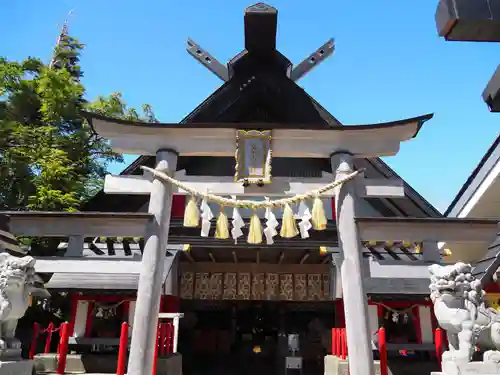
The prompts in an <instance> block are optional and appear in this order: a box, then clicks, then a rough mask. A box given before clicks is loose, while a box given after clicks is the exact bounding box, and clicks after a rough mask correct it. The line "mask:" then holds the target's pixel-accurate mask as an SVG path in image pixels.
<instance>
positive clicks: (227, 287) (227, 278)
mask: <svg viewBox="0 0 500 375" xmlns="http://www.w3.org/2000/svg"><path fill="white" fill-rule="evenodd" d="M237 297H238V281H237V278H236V273H233V272H228V273H225V274H224V292H223V294H222V298H223V299H237Z"/></svg>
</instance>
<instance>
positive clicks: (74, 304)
mask: <svg viewBox="0 0 500 375" xmlns="http://www.w3.org/2000/svg"><path fill="white" fill-rule="evenodd" d="M78 297H79V295H78V294H77V293H72V294H71V312H70V316H69V327H68V329H69V335H70V336H73V334H74V333H75V322H76V312H77V310H78V300H79V299H78Z"/></svg>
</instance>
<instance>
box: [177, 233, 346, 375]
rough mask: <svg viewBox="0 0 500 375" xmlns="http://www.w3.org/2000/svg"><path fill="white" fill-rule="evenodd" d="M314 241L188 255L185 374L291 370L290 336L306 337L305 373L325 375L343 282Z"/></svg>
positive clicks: (183, 291) (182, 289)
mask: <svg viewBox="0 0 500 375" xmlns="http://www.w3.org/2000/svg"><path fill="white" fill-rule="evenodd" d="M324 233H325V234H326V233H327V232H324ZM281 241H282V240H281ZM281 241H280V242H281ZM310 243H311V241H309V242H307V243H304V244H300V243H298V242H294V241H293V240H292V241H288V243H287V245H288V246H287V247H285V246H283V245H281V244H280V245H278V244H277V246H263V247H260V246H259V247H257V246H252V245H249V244H246V243H243V244H237V245H234V244H233V245H232V246H233V247H232V248H228V246H227V245H225V244H220V245H219V247H207V246H206V245H205V246H201V245H198V246H192V247H191V248H190V249H189V251H187V252H182V253H181V255H180V258H179V261H180V262H179V270H178V271H179V274H180V275H179V297H180V299H181V303H180V310H181V311H182V313H184V318H183V319H182V321H181V327H180V331H179V352H181V353H182V356H183V372H184V373H185V374H188V375H189V374H198V373H202V372H203V373H206V371H207V369H209V370H208V371H209V372H214V373H215V372H217V373H244V372H245V371H252V372H254V373H255V372H256V371H260V372H262V371H264V369H265V370H266V371H267V372H269V371H270V370H272V371H275V370H276V371H283V369H284V361H285V357H286V356H288V355H290V351H289V350H288V336H289V335H298V337H299V341H300V351H299V353H297V354H298V355H300V356H301V357H302V358H303V363H304V371H309V370H311V372H314V373H320V372H321V371H323V363H324V356H325V354H326V353H328V351H329V350H331V345H330V342H331V328H332V327H335V326H336V325H335V324H336V323H338V322H336V319H335V318H336V314H335V311H336V309H337V308H338V306H337V305H339V304H340V300H338V301H334V300H332V295H331V294H330V290H331V289H332V290H335V289H336V286H335V282H336V279H337V274H336V269H335V268H332V266H331V263H330V262H329V260H330V259H331V257H330V255H329V254H328V253H326V252H322V251H321V250H320V247H319V246H317V247H310V246H307V245H309V244H310ZM314 243H315V242H313V244H314ZM340 324H342V323H340ZM318 371H320V372H318Z"/></svg>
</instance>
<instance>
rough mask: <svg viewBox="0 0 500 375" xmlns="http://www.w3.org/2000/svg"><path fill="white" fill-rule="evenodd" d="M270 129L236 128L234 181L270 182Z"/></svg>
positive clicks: (260, 183) (249, 182)
mask: <svg viewBox="0 0 500 375" xmlns="http://www.w3.org/2000/svg"><path fill="white" fill-rule="evenodd" d="M271 158H272V150H271V131H270V130H264V131H259V130H237V132H236V153H235V159H236V168H235V169H236V171H235V175H234V180H235V182H243V183H246V184H257V185H263V184H269V183H271Z"/></svg>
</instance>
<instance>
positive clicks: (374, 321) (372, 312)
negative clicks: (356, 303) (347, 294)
mask: <svg viewBox="0 0 500 375" xmlns="http://www.w3.org/2000/svg"><path fill="white" fill-rule="evenodd" d="M368 323H369V327H370V334H371V335H372V340H373V336H375V333H376V332H377V331H378V328H379V326H378V306H376V305H368Z"/></svg>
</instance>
